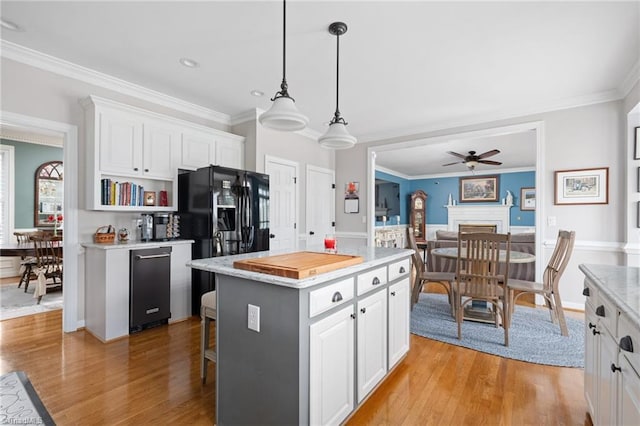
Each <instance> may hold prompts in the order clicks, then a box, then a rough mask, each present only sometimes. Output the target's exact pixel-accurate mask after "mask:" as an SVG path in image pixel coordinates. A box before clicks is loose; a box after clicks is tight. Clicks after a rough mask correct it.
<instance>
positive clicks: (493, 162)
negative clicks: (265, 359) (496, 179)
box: [478, 160, 502, 166]
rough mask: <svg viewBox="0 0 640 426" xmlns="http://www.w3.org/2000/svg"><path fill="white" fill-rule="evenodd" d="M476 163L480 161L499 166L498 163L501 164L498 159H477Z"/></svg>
mask: <svg viewBox="0 0 640 426" xmlns="http://www.w3.org/2000/svg"><path fill="white" fill-rule="evenodd" d="M478 163H482V164H491V165H494V166H499V165H501V164H502V163H501V162H499V161H491V160H478Z"/></svg>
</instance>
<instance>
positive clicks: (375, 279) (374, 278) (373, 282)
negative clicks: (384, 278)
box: [371, 277, 380, 285]
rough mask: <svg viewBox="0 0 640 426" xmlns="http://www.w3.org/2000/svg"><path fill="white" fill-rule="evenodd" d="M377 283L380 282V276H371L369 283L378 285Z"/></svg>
mask: <svg viewBox="0 0 640 426" xmlns="http://www.w3.org/2000/svg"><path fill="white" fill-rule="evenodd" d="M378 284H380V278H378V277H373V281H371V285H378Z"/></svg>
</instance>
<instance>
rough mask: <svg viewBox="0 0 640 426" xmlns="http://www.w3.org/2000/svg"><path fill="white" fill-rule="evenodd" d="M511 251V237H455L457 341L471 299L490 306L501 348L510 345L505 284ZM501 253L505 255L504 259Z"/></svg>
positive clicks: (465, 234) (475, 235)
mask: <svg viewBox="0 0 640 426" xmlns="http://www.w3.org/2000/svg"><path fill="white" fill-rule="evenodd" d="M510 250H511V234H495V233H484V232H483V233H480V232H478V233H476V232H470V233H464V232H460V233H459V234H458V261H457V263H456V284H455V291H454V294H455V303H456V307H455V312H456V322H457V323H458V339H462V322H463V321H464V308H465V306H466V305H467V304H469V303H471V302H472V301H473V300H481V301H485V302H487V303H491V305H492V306H493V311H494V317H495V325H496V327H498V326H499V325H502V327H503V328H504V345H505V346H509V320H510V318H509V313H510V311H509V297H508V293H507V282H508V276H509V252H510ZM501 251H502V252H504V255H503V256H501V253H500V252H501ZM501 257H502V258H501ZM500 319H501V321H500Z"/></svg>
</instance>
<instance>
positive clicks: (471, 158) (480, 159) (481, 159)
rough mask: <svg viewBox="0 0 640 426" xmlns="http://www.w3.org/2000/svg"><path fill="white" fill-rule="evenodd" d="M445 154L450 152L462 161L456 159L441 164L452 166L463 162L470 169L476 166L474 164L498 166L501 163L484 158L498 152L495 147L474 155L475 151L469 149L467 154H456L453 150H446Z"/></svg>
mask: <svg viewBox="0 0 640 426" xmlns="http://www.w3.org/2000/svg"><path fill="white" fill-rule="evenodd" d="M447 154H451V155H453V156H456V157H459V158H462V161H456V162H454V163H448V164H443V166H452V165H454V164H464V165H465V166H467V167H468V168H469V169H470V170H473V169H475V168H476V166H477V165H478V164H491V165H493V166H499V165H501V164H502V163H501V162H499V161H493V160H485V158H487V157H492V156H494V155H496V154H500V151H499V150H497V149H492V150H491V151H487V152H485V153H483V154H480V155H476V152H475V151H469V155H464V154H458V153H457V152H453V151H447Z"/></svg>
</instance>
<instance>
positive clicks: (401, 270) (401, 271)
mask: <svg viewBox="0 0 640 426" xmlns="http://www.w3.org/2000/svg"><path fill="white" fill-rule="evenodd" d="M399 272H400V273H401V274H404V273H405V272H407V271H406V270H405V269H404V266H401V267H400V271H399Z"/></svg>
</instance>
